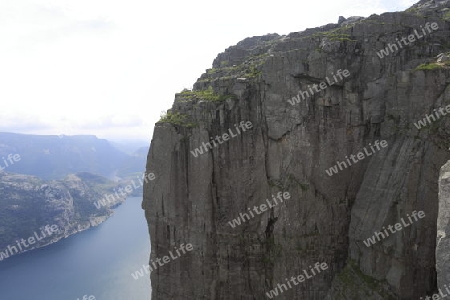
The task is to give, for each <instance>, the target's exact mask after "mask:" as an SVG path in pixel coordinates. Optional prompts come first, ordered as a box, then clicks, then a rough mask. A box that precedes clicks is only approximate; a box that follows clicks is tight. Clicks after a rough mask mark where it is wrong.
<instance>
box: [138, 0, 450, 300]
mask: <svg viewBox="0 0 450 300" xmlns="http://www.w3.org/2000/svg"><path fill="white" fill-rule="evenodd" d="M445 5H447V6H449V5H448V4H445ZM441 9H443V7H442V6H439V8H438V9H436V8H430V9H426V8H423V9H421V10H420V11H416V12H414V13H411V12H397V13H386V14H383V15H381V16H378V15H372V16H370V17H368V18H366V19H351V18H349V19H350V20H351V21H352V22H351V23H349V24H348V25H347V26H344V25H343V24H341V25H338V24H328V25H324V26H322V27H319V28H312V29H307V30H305V31H302V32H294V33H291V34H289V35H286V36H278V35H268V36H265V37H253V38H248V39H246V40H244V41H242V42H240V43H238V44H237V45H236V46H232V47H229V48H228V49H227V50H225V52H224V53H221V54H219V55H218V57H217V58H216V59H215V61H214V63H213V68H212V69H210V70H208V71H207V72H206V73H205V74H203V75H202V76H201V77H200V78H199V79H198V80H197V82H196V83H195V84H194V90H193V91H186V92H184V93H181V94H177V95H176V96H175V101H174V104H173V106H172V108H171V110H170V114H171V116H172V117H171V118H168V119H164V120H162V121H161V122H158V123H157V124H156V127H155V132H154V135H153V140H152V144H151V150H150V152H149V155H148V162H147V172H154V173H156V174H158V177H157V179H156V180H154V181H152V182H150V183H149V184H147V185H146V186H145V188H144V202H143V208H144V209H145V213H146V217H147V220H148V223H149V231H150V236H151V242H152V253H151V258H152V259H153V260H155V259H156V258H162V257H163V256H164V255H166V254H167V253H168V251H170V250H172V249H174V247H177V246H179V245H180V244H182V243H185V244H186V243H192V244H193V246H194V251H192V252H190V253H188V254H186V255H185V256H183V257H181V258H179V259H177V260H176V261H173V262H171V263H170V264H167V265H164V266H163V267H161V268H159V269H158V270H156V271H154V272H153V273H152V274H151V280H152V287H153V294H152V299H153V300H160V299H223V300H228V299H230V300H231V299H233V300H234V299H266V298H267V296H266V292H268V291H270V290H272V289H274V288H276V287H277V285H278V284H279V283H280V284H281V283H285V280H286V278H291V276H297V275H299V274H301V273H302V272H303V270H305V269H307V268H309V266H311V265H314V264H315V263H317V262H326V263H327V264H328V265H329V266H330V267H329V268H328V270H327V271H326V272H321V273H320V274H318V275H317V276H314V278H312V279H309V280H308V282H306V283H304V284H299V285H296V286H293V287H292V288H290V289H289V290H288V291H285V292H283V293H282V294H281V295H279V296H278V297H277V299H280V300H282V299H283V300H284V299H309V300H322V299H419V297H421V296H424V295H427V294H430V293H431V292H433V291H434V290H436V263H435V250H436V239H435V237H436V232H437V229H436V220H437V217H438V214H437V211H438V204H439V201H438V176H439V169H440V166H442V165H443V164H444V163H445V162H446V161H448V160H449V159H450V151H449V150H448V139H449V137H450V121H449V119H448V117H447V118H442V119H441V120H439V121H437V122H435V123H433V124H429V125H427V126H424V127H423V128H421V129H420V130H418V129H417V128H416V126H415V125H414V123H416V122H417V121H418V120H422V119H423V118H424V117H425V115H426V114H428V113H431V112H433V109H435V108H440V107H443V106H444V105H448V104H450V88H449V83H450V81H449V79H448V78H450V69H449V68H448V67H447V66H439V67H438V68H435V69H432V70H429V69H421V68H417V67H418V66H419V65H421V64H423V63H426V62H430V61H434V62H435V61H436V56H437V55H438V54H439V53H443V52H448V49H447V48H446V47H447V46H446V45H448V36H449V34H450V31H449V23H448V22H445V21H444V20H442V19H441V14H440V13H441ZM424 15H427V16H428V17H427V18H428V19H427V20H426V22H436V23H437V24H438V25H439V30H438V31H435V32H433V34H430V35H428V36H427V37H426V38H424V39H423V40H421V41H420V42H418V43H416V44H414V45H410V46H409V47H408V48H406V47H405V48H404V49H399V51H396V52H393V53H390V54H389V55H387V56H385V57H384V58H380V57H379V56H378V55H377V52H378V51H379V50H380V49H384V48H386V47H387V46H388V44H389V43H394V42H395V41H396V38H397V37H399V36H406V37H407V36H408V35H409V34H411V30H412V28H420V26H421V25H423V24H424V23H425V19H424V17H423V16H424ZM347 21H349V20H347ZM325 45H330V47H326V48H324V47H323V46H325ZM416 68H417V69H416ZM339 69H340V70H341V72H342V71H343V70H348V71H349V73H350V76H349V77H348V78H344V79H343V80H339V79H338V80H334V77H333V75H334V74H336V73H337V71H338V70H339ZM238 78H239V79H238ZM243 78H245V80H243ZM327 79H328V80H332V83H333V84H332V85H331V86H330V85H327V87H326V88H325V89H324V90H322V91H319V92H314V93H311V94H312V95H309V96H308V97H306V98H305V99H301V101H299V103H295V104H294V105H291V104H290V103H289V102H288V100H292V98H293V97H297V95H299V92H301V91H303V92H304V91H306V90H308V89H309V88H310V87H312V86H313V85H314V84H320V83H321V82H327ZM241 121H251V122H252V123H253V128H252V129H251V130H248V131H247V132H243V133H242V134H240V135H239V136H238V137H234V138H232V139H230V140H229V141H226V142H224V143H223V144H220V145H218V146H217V147H214V148H213V149H212V150H209V151H208V152H206V153H204V154H200V155H198V157H194V155H192V153H191V151H193V150H194V149H195V148H197V147H199V146H201V145H202V143H204V142H208V141H210V138H211V137H215V136H216V135H222V134H223V133H225V132H227V131H228V129H229V128H234V124H237V123H239V122H241ZM377 140H379V141H381V140H386V141H387V143H388V147H386V148H384V149H382V150H380V151H377V152H376V153H375V154H373V155H370V156H369V157H367V158H365V159H362V160H360V161H358V162H357V163H354V164H353V165H352V166H351V167H349V168H345V169H344V170H342V171H339V172H338V173H337V174H334V175H333V176H329V175H328V174H327V173H326V170H328V169H329V168H330V167H332V166H333V165H335V164H336V162H337V161H343V160H344V159H345V157H346V156H347V155H350V154H355V155H356V154H357V153H358V152H360V151H362V149H363V148H364V147H368V145H369V143H372V144H374V142H375V141H377ZM279 191H287V192H289V193H290V194H291V199H289V200H286V201H285V202H283V203H282V204H281V205H277V206H275V207H273V208H271V209H270V210H268V211H266V212H264V213H261V214H258V215H255V217H254V218H252V219H251V220H249V221H246V222H245V223H243V224H242V225H240V226H237V227H236V228H232V227H231V226H230V225H229V223H228V222H230V221H232V220H233V219H234V218H237V217H238V216H239V214H240V213H245V212H247V211H248V208H252V207H253V206H255V205H260V204H263V203H265V199H267V198H269V199H270V198H271V195H273V194H276V193H278V192H279ZM413 211H423V212H424V213H425V215H426V217H425V218H423V219H420V220H419V221H417V222H414V223H413V224H411V225H410V226H408V227H407V228H405V229H404V230H403V231H401V232H398V233H396V234H393V235H392V236H389V237H388V238H386V239H384V240H382V241H380V242H378V243H376V244H375V245H373V246H372V247H367V246H366V245H365V244H364V241H366V240H367V238H369V237H370V236H371V235H373V234H374V232H375V231H379V230H381V229H382V227H383V226H389V225H395V224H396V223H397V222H399V221H400V220H401V218H402V217H406V216H407V214H411V213H412V212H413Z"/></svg>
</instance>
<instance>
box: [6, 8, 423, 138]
mask: <svg viewBox="0 0 450 300" xmlns="http://www.w3.org/2000/svg"><path fill="white" fill-rule="evenodd" d="M158 2H159V3H156V1H149V0H126V1H125V0H122V1H118V0H72V1H69V0H1V1H0V41H1V44H0V45H1V46H0V99H1V100H0V131H7V132H19V133H33V134H57V135H59V134H68V135H73V134H94V135H97V136H98V137H101V138H109V139H116V140H117V139H142V140H147V141H150V139H151V136H152V133H153V126H154V123H155V122H157V121H158V120H159V117H160V114H161V111H165V110H167V109H168V108H170V107H171V106H172V102H173V99H174V94H175V93H177V92H180V91H181V90H182V89H183V88H192V85H193V83H194V82H195V81H196V79H197V78H198V77H200V75H201V74H202V73H203V72H204V71H205V70H206V69H208V68H210V67H211V65H212V61H213V60H214V58H215V57H216V56H217V54H218V53H220V52H222V51H224V50H225V49H226V48H227V47H229V46H231V45H234V44H236V43H237V42H239V41H240V40H242V39H244V38H246V37H250V36H256V35H264V34H267V33H278V34H288V33H290V32H295V31H301V30H304V29H305V28H311V27H317V26H321V25H324V24H327V23H337V21H338V18H339V16H340V15H342V16H344V17H349V16H365V17H367V16H369V15H371V14H373V13H377V14H381V13H383V12H387V11H399V10H404V9H406V8H408V7H409V6H411V5H412V4H414V3H415V2H417V1H412V0H373V1H371V0H322V1H317V2H314V1H293V0H289V1H288V0H278V1H275V2H273V1H268V2H267V4H265V3H264V2H261V1H254V0H251V1H244V0H228V1H226V2H213V1H206V0H191V1H164V3H163V1H158Z"/></svg>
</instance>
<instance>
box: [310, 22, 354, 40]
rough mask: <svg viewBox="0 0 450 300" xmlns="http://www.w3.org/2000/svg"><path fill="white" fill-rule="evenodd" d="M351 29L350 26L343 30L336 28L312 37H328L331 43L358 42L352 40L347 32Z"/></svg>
mask: <svg viewBox="0 0 450 300" xmlns="http://www.w3.org/2000/svg"><path fill="white" fill-rule="evenodd" d="M348 28H350V27H349V26H344V27H342V28H336V29H333V30H330V31H323V32H318V33H315V34H313V35H312V37H326V38H328V39H330V41H341V42H342V41H349V42H356V40H353V39H351V35H350V34H348V33H346V32H345V31H346V30H347V29H348Z"/></svg>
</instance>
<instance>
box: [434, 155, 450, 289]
mask: <svg viewBox="0 0 450 300" xmlns="http://www.w3.org/2000/svg"><path fill="white" fill-rule="evenodd" d="M449 227H450V161H448V162H447V163H446V164H445V165H444V166H443V167H442V169H441V175H440V176H439V213H438V220H437V246H436V269H437V284H438V288H439V289H442V290H443V291H445V287H446V286H447V287H448V286H449V285H450V241H449V240H448V234H449V233H450V230H449V229H450V228H449Z"/></svg>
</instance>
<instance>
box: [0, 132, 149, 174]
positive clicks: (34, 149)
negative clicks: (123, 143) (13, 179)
mask: <svg viewBox="0 0 450 300" xmlns="http://www.w3.org/2000/svg"><path fill="white" fill-rule="evenodd" d="M136 149H137V148H136ZM8 155H9V157H11V155H20V161H17V162H15V163H13V164H11V163H8ZM0 157H1V158H2V159H1V160H0V167H3V168H4V167H6V166H7V167H6V168H5V171H7V172H11V173H20V174H28V175H34V176H38V177H40V178H43V179H62V178H63V177H64V176H66V175H68V174H71V173H78V172H90V173H94V174H98V175H101V176H104V177H107V178H109V179H118V178H117V176H118V173H119V172H120V176H131V175H133V174H134V173H137V172H141V173H142V172H143V168H144V165H145V158H142V159H141V160H139V159H138V158H137V156H136V155H128V154H125V153H123V152H122V151H120V150H118V149H117V148H115V147H114V146H113V145H112V144H111V143H110V142H109V141H107V140H104V139H98V138H97V137H95V136H93V135H75V136H65V135H61V136H52V135H28V134H16V133H0ZM5 160H6V161H5ZM12 161H13V160H12ZM13 162H14V161H13ZM119 169H121V171H119Z"/></svg>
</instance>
